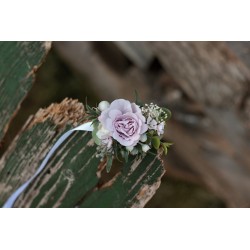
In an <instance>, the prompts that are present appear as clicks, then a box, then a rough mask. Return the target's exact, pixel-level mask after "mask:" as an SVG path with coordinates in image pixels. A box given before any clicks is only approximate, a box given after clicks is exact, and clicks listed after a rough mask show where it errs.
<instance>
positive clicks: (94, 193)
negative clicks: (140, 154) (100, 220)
mask: <svg viewBox="0 0 250 250" xmlns="http://www.w3.org/2000/svg"><path fill="white" fill-rule="evenodd" d="M83 121H84V107H83V105H82V104H81V103H78V102H77V101H75V100H68V99H65V100H64V101H63V102H62V103H60V104H52V105H51V106H50V107H49V108H47V109H45V110H40V111H38V113H37V114H36V115H35V116H34V117H31V118H30V120H29V121H28V122H27V123H26V125H25V127H24V128H23V131H22V133H21V134H20V135H19V136H18V137H17V138H16V139H15V141H14V142H13V143H12V144H11V145H10V147H9V149H8V151H6V153H5V155H4V156H3V158H2V159H1V161H0V206H1V205H3V203H4V201H5V200H6V199H7V197H8V196H9V195H10V194H11V193H12V192H13V191H14V190H15V189H16V188H18V187H19V186H20V185H21V184H22V183H24V182H25V181H26V180H27V179H28V178H29V177H30V176H32V174H33V173H34V172H35V170H36V169H37V168H38V166H39V164H40V163H41V161H42V160H43V158H44V157H45V155H46V153H47V152H48V151H49V149H50V147H51V146H52V145H53V144H54V143H55V141H56V140H57V139H58V138H59V136H60V135H61V134H62V133H63V132H65V131H66V130H68V129H70V128H71V127H72V126H76V125H77V124H79V123H82V122H83ZM95 152H96V146H95V145H94V142H93V140H92V138H91V133H88V132H76V133H74V135H72V136H71V137H70V138H69V139H68V140H67V141H66V142H65V143H64V144H63V145H62V146H61V147H60V149H59V150H58V151H57V152H56V153H55V155H54V156H53V157H52V159H51V160H50V162H49V163H48V165H47V166H46V167H45V169H44V171H43V172H42V173H41V174H40V175H39V176H38V177H37V178H36V180H34V182H33V183H32V184H31V185H30V186H29V188H28V189H27V190H26V191H25V192H24V193H23V194H22V195H21V196H20V197H19V199H18V200H17V202H16V203H15V206H16V207H78V206H82V207H131V206H136V207H142V206H144V205H145V204H146V202H147V201H148V200H149V199H150V198H151V197H152V196H153V194H154V192H155V191H156V189H157V188H158V187H159V184H160V179H161V176H162V175H163V174H164V168H163V166H162V163H161V160H160V159H159V158H158V156H147V157H145V158H144V159H143V160H142V161H137V162H134V163H133V165H132V166H131V165H126V166H125V167H123V168H122V170H121V171H119V172H118V174H117V176H115V177H114V178H112V179H111V180H109V181H108V182H104V183H102V184H101V186H100V179H101V178H102V175H103V171H105V170H104V168H105V164H103V163H100V162H99V159H98V158H96V157H95ZM137 165H138V167H136V166H137ZM109 179H110V178H109ZM95 197H98V200H96V198H95ZM106 197H109V199H107V200H106Z"/></svg>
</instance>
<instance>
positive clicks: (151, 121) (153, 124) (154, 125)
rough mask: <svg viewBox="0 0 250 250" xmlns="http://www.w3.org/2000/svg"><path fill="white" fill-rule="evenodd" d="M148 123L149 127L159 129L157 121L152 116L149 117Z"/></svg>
mask: <svg viewBox="0 0 250 250" xmlns="http://www.w3.org/2000/svg"><path fill="white" fill-rule="evenodd" d="M147 125H148V128H149V129H154V130H156V129H157V121H156V120H155V119H153V118H152V117H150V116H149V117H148V118H147Z"/></svg>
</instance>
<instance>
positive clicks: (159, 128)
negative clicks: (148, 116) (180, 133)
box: [157, 122, 165, 135]
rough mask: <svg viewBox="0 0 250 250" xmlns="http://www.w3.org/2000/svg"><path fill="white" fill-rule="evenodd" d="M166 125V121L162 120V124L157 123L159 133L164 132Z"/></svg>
mask: <svg viewBox="0 0 250 250" xmlns="http://www.w3.org/2000/svg"><path fill="white" fill-rule="evenodd" d="M164 126H165V122H161V123H160V124H158V125H157V133H158V135H162V134H164Z"/></svg>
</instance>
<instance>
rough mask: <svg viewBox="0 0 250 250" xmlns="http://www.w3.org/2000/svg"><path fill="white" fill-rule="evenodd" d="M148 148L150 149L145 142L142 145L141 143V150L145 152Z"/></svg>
mask: <svg viewBox="0 0 250 250" xmlns="http://www.w3.org/2000/svg"><path fill="white" fill-rule="evenodd" d="M149 149H150V147H149V146H148V145H147V144H143V145H142V151H143V152H145V153H146V152H147V151H148V150H149Z"/></svg>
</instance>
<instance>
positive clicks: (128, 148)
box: [126, 146, 134, 152]
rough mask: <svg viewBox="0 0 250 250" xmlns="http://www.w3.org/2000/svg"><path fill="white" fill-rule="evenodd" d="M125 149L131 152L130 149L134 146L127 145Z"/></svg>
mask: <svg viewBox="0 0 250 250" xmlns="http://www.w3.org/2000/svg"><path fill="white" fill-rule="evenodd" d="M126 149H127V150H128V151H129V152H131V151H132V150H133V149H134V147H133V146H127V147H126Z"/></svg>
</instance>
